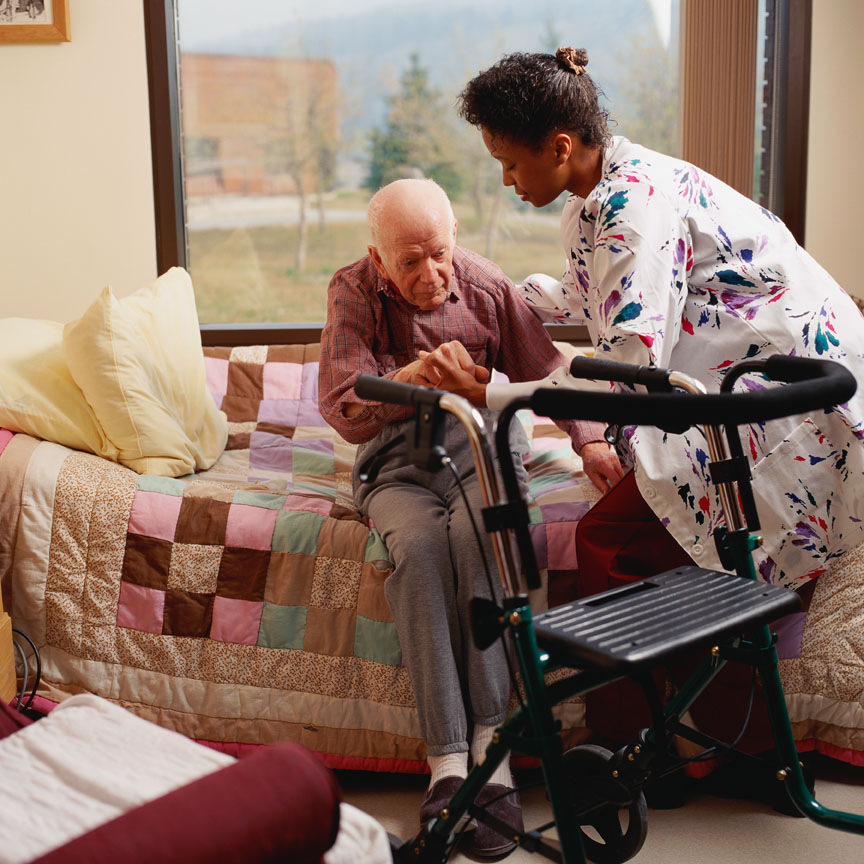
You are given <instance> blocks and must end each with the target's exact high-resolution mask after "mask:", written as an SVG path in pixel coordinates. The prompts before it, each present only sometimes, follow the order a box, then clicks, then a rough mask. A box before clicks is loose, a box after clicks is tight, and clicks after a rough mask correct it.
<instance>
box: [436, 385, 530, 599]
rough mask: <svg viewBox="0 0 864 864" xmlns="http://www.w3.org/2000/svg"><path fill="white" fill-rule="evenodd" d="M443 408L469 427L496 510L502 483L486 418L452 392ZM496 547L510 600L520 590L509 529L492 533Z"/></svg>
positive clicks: (487, 497) (488, 502)
mask: <svg viewBox="0 0 864 864" xmlns="http://www.w3.org/2000/svg"><path fill="white" fill-rule="evenodd" d="M438 405H439V407H440V408H442V409H443V410H444V411H448V412H449V413H450V414H452V415H453V416H454V417H455V418H456V419H457V420H459V422H460V423H461V424H462V425H463V426H464V427H465V431H466V433H467V434H468V441H469V443H470V444H471V452H472V454H473V456H474V465H475V466H476V468H477V473H478V476H479V478H480V494H481V495H482V497H483V505H484V507H493V506H495V505H496V504H498V503H499V492H498V481H497V479H496V477H495V466H494V465H493V463H492V459H491V457H490V456H489V452H490V451H489V446H488V444H487V442H486V424H485V423H484V422H483V416H482V415H481V414H480V412H479V411H478V410H477V409H476V408H474V407H473V406H472V405H471V403H470V402H469V401H468V400H467V399H463V398H462V397H461V396H456V395H454V394H452V393H444V394H443V395H442V396H441V399H440V401H439V402H438ZM492 548H493V550H494V552H495V563H496V564H497V565H498V575H499V577H500V579H501V586H502V588H503V589H504V594H505V596H507V597H512V596H514V595H515V594H516V593H517V591H516V589H517V583H516V572H517V571H516V562H515V561H514V560H513V544H512V543H511V542H510V532H509V531H507V530H503V531H493V532H492Z"/></svg>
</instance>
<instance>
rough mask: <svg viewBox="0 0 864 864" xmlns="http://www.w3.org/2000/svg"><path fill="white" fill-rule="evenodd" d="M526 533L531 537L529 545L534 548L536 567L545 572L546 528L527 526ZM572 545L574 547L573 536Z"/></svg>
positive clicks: (546, 555) (547, 563) (546, 563)
mask: <svg viewBox="0 0 864 864" xmlns="http://www.w3.org/2000/svg"><path fill="white" fill-rule="evenodd" d="M528 533H529V534H530V535H531V544H532V545H533V546H534V555H535V556H536V558H537V566H538V567H539V568H540V569H541V570H545V569H546V568H547V567H548V566H549V547H548V545H547V543H546V526H545V525H529V526H528ZM573 545H574V547H575V545H576V539H575V536H574V539H573Z"/></svg>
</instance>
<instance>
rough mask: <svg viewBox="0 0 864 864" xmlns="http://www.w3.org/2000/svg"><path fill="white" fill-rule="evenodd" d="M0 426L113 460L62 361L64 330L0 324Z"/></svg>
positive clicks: (29, 322) (11, 321)
mask: <svg viewBox="0 0 864 864" xmlns="http://www.w3.org/2000/svg"><path fill="white" fill-rule="evenodd" d="M0 426H5V427H6V428H7V429H12V430H13V431H15V432H26V433H27V434H28V435H33V436H34V437H35V438H42V439H44V440H46V441H54V442H56V443H57V444H63V445H65V446H66V447H71V448H72V449H74V450H86V451H87V452H90V453H96V454H98V455H99V456H104V457H105V458H106V459H112V460H116V459H117V455H118V454H117V448H116V447H115V446H114V445H113V444H112V443H111V442H110V441H109V440H108V436H107V435H106V434H105V431H104V430H103V429H102V427H101V425H100V424H99V421H98V420H97V419H96V415H95V414H94V413H93V409H92V408H91V407H90V405H89V404H88V403H87V400H86V399H85V398H84V394H83V393H82V392H81V389H80V388H79V387H78V385H77V384H76V383H75V381H74V380H73V379H72V375H71V374H70V373H69V367H68V366H67V365H66V360H65V359H64V357H63V325H62V324H59V323H57V322H56V321H41V320H37V319H33V318H3V319H0Z"/></svg>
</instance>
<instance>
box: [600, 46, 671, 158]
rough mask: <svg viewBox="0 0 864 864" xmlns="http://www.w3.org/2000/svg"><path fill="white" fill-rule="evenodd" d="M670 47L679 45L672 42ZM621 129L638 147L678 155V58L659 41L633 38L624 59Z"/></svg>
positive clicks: (620, 110)
mask: <svg viewBox="0 0 864 864" xmlns="http://www.w3.org/2000/svg"><path fill="white" fill-rule="evenodd" d="M671 44H673V45H674V44H677V40H673V42H672V43H671ZM618 68H619V69H622V70H623V80H622V83H621V86H620V89H619V99H620V105H621V107H620V109H619V110H617V111H616V112H615V113H616V114H617V117H616V119H617V121H618V129H617V130H615V131H617V132H619V133H620V134H621V135H625V136H627V137H628V138H629V139H630V140H631V141H635V142H636V143H637V144H643V145H644V146H646V147H650V148H651V149H652V150H658V151H660V152H661V153H668V154H669V155H670V156H677V155H678V150H679V145H678V58H677V54H676V52H675V51H674V50H672V49H665V50H664V48H663V46H662V45H661V44H660V42H659V40H657V39H646V38H644V37H639V38H637V39H634V40H633V41H632V42H631V43H630V45H629V46H628V48H627V50H626V52H624V53H623V54H622V56H621V62H620V63H619V64H618Z"/></svg>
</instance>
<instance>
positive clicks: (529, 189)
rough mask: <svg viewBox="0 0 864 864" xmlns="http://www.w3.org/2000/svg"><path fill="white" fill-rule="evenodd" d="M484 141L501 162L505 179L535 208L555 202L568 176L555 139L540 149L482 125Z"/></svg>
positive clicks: (502, 175)
mask: <svg viewBox="0 0 864 864" xmlns="http://www.w3.org/2000/svg"><path fill="white" fill-rule="evenodd" d="M480 131H481V133H482V135H483V143H484V144H485V145H486V149H487V150H488V151H489V154H490V155H491V156H492V158H493V159H497V160H498V161H499V162H500V163H501V182H502V183H503V184H504V185H505V186H512V187H513V191H514V192H515V193H516V194H517V195H518V196H519V197H520V198H521V199H522V200H523V201H529V202H530V203H531V204H533V205H534V206H535V207H545V206H546V205H547V204H551V203H552V202H553V201H554V200H555V199H556V198H557V197H558V196H559V195H560V194H561V193H562V192H563V191H564V189H565V188H566V186H567V178H566V176H565V172H564V171H563V170H562V163H561V160H560V158H559V154H558V152H557V150H556V148H555V146H554V143H553V142H552V141H549V142H548V143H546V144H544V145H543V146H542V147H541V148H540V151H539V152H536V151H534V150H532V149H531V148H530V147H526V146H525V145H524V144H518V143H516V142H514V141H511V140H509V139H508V138H505V137H503V136H501V135H495V136H493V135H492V133H491V132H489V131H488V130H487V129H485V128H481V130H480Z"/></svg>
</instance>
